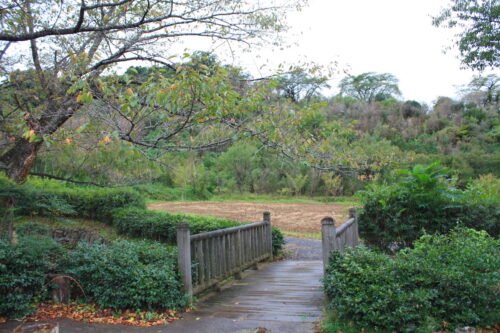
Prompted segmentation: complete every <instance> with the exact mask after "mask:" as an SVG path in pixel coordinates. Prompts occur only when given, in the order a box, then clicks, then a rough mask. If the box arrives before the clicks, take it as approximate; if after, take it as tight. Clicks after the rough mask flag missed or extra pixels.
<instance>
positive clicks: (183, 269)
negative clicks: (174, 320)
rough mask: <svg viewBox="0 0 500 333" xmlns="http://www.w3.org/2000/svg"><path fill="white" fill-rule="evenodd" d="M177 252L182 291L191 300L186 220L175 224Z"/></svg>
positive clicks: (189, 253) (191, 288)
mask: <svg viewBox="0 0 500 333" xmlns="http://www.w3.org/2000/svg"><path fill="white" fill-rule="evenodd" d="M177 252H178V257H177V260H178V264H179V272H180V274H181V278H182V284H183V286H184V291H185V292H186V294H187V297H188V302H189V303H190V304H191V303H192V302H193V283H192V281H191V278H192V277H191V240H190V232H189V224H188V223H186V222H183V223H179V224H178V225H177Z"/></svg>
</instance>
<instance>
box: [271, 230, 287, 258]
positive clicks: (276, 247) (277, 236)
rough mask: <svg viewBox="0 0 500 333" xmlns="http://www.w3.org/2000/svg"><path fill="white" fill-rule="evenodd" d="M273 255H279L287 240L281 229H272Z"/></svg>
mask: <svg viewBox="0 0 500 333" xmlns="http://www.w3.org/2000/svg"><path fill="white" fill-rule="evenodd" d="M272 242H273V255H274V256H276V255H278V254H279V253H280V252H281V250H282V249H283V245H285V238H284V237H283V233H282V232H281V230H280V229H278V228H276V227H272Z"/></svg>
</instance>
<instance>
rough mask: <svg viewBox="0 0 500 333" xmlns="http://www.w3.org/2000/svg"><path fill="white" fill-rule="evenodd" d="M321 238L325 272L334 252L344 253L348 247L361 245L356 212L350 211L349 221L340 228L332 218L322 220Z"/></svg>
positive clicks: (352, 209) (351, 209)
mask: <svg viewBox="0 0 500 333" xmlns="http://www.w3.org/2000/svg"><path fill="white" fill-rule="evenodd" d="M321 238H322V247H323V270H326V266H327V265H328V261H329V259H330V254H331V252H332V251H340V252H342V251H344V250H345V248H347V247H355V246H357V245H358V243H359V236H358V219H357V217H356V210H355V209H354V208H350V209H349V219H348V220H347V221H345V222H344V223H342V225H340V227H338V228H336V227H335V220H334V219H333V218H332V217H325V218H324V219H322V220H321Z"/></svg>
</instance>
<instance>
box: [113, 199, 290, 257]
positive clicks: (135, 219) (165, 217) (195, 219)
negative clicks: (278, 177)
mask: <svg viewBox="0 0 500 333" xmlns="http://www.w3.org/2000/svg"><path fill="white" fill-rule="evenodd" d="M181 222H187V223H189V228H190V231H191V234H199V233H202V232H208V231H214V230H219V229H224V228H230V227H235V226H239V225H241V223H239V222H236V221H231V220H227V219H221V218H216V217H211V216H201V215H187V214H180V213H169V212H164V211H154V210H146V209H139V208H124V209H117V210H115V211H114V212H113V225H114V227H115V228H116V230H117V231H118V232H119V233H120V234H123V235H127V236H130V237H139V238H147V239H151V240H156V241H161V242H166V243H170V244H174V243H175V241H176V235H177V225H178V224H179V223H181ZM272 230H273V253H274V254H276V253H277V252H278V251H279V250H281V248H282V247H283V244H284V239H283V234H282V233H281V231H280V230H279V229H277V228H274V227H273V229H272Z"/></svg>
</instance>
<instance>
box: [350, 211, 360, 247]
mask: <svg viewBox="0 0 500 333" xmlns="http://www.w3.org/2000/svg"><path fill="white" fill-rule="evenodd" d="M349 218H350V219H354V225H353V226H352V227H353V228H354V244H353V246H356V245H358V244H359V227H358V214H357V212H356V208H349Z"/></svg>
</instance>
